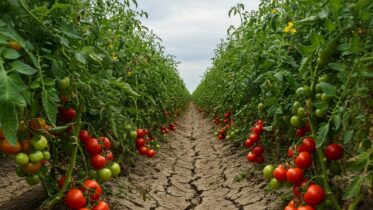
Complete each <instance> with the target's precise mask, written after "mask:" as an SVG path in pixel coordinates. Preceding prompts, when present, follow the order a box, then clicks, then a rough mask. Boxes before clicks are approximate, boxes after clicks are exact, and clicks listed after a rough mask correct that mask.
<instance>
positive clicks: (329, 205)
mask: <svg viewBox="0 0 373 210" xmlns="http://www.w3.org/2000/svg"><path fill="white" fill-rule="evenodd" d="M324 204H325V206H326V207H332V206H333V202H332V201H331V200H330V199H326V200H325V203H324Z"/></svg>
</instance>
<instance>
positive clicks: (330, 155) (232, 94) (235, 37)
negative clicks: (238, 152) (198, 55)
mask: <svg viewBox="0 0 373 210" xmlns="http://www.w3.org/2000/svg"><path fill="white" fill-rule="evenodd" d="M372 7H373V4H372V2H371V1H366V0H357V1H345V0H325V1H295V0H286V1H264V0H263V1H261V3H260V8H259V10H258V11H256V12H253V11H252V12H247V11H245V10H244V7H243V5H241V4H239V5H237V6H236V7H234V8H232V9H231V10H230V12H229V13H230V15H232V14H239V16H240V18H241V21H242V23H241V25H240V26H239V27H237V28H230V29H229V30H228V32H229V34H228V38H227V39H226V40H225V41H223V42H222V43H221V44H219V45H218V48H217V50H216V51H215V52H216V55H215V58H214V59H213V66H212V67H211V69H210V70H208V71H207V72H206V73H205V75H204V78H203V80H202V82H201V84H200V85H199V86H198V88H197V89H196V91H195V92H194V93H193V98H194V100H195V101H196V103H197V104H198V106H199V107H200V109H201V111H204V112H205V113H206V114H209V115H211V116H212V117H213V118H214V123H215V124H216V125H219V129H218V130H217V132H216V135H217V137H218V138H219V139H227V140H230V141H233V142H234V143H235V144H236V145H241V146H243V147H247V148H249V152H248V154H247V157H246V158H247V160H248V161H249V162H250V163H254V164H256V165H257V164H259V166H257V167H256V168H261V166H260V164H263V163H265V164H266V166H265V167H264V166H262V167H263V174H264V177H265V178H266V179H268V183H269V187H268V189H270V190H273V191H277V192H279V193H281V194H282V195H283V198H284V199H285V200H287V201H288V200H290V202H289V204H288V205H286V206H285V208H284V209H286V210H290V209H298V210H304V209H319V210H321V209H337V210H338V209H350V210H353V209H359V208H361V207H362V206H364V204H361V203H362V201H363V200H364V199H365V198H369V197H371V192H372V189H373V188H372V187H373V173H372V167H373V144H372V139H371V138H369V134H370V133H369V132H370V129H371V125H372V124H371V121H372V119H371V116H370V115H369V113H371V112H372V100H371V95H372V89H371V87H372V80H371V78H372V77H373V75H372V64H373V54H372V49H373V43H372V41H373V40H372V37H371V36H369V34H370V33H371V29H372V26H373V21H372V16H371V15H372V13H371V10H372ZM253 122H255V124H254V126H253ZM288 187H292V191H291V192H289V191H286V190H285V191H278V189H280V188H288ZM369 202H371V201H369V199H368V201H365V203H368V205H369ZM359 204H360V206H359ZM365 205H366V204H365Z"/></svg>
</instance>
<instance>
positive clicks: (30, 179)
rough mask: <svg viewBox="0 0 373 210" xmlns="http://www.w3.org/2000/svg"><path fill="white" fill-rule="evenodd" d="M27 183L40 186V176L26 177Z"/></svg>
mask: <svg viewBox="0 0 373 210" xmlns="http://www.w3.org/2000/svg"><path fill="white" fill-rule="evenodd" d="M26 182H27V184H29V185H36V184H39V182H40V179H39V176H38V175H36V174H34V175H29V176H27V177H26Z"/></svg>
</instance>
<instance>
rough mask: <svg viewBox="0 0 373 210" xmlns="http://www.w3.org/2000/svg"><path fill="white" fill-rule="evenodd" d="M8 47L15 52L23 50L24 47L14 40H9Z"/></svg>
mask: <svg viewBox="0 0 373 210" xmlns="http://www.w3.org/2000/svg"><path fill="white" fill-rule="evenodd" d="M8 46H9V47H10V48H12V49H13V50H15V51H20V50H22V46H21V45H20V44H19V43H18V42H17V41H14V40H9V41H8Z"/></svg>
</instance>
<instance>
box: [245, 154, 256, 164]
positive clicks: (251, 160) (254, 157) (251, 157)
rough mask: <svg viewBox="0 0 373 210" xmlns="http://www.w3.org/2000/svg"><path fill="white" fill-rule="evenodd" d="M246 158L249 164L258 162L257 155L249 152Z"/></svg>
mask: <svg viewBox="0 0 373 210" xmlns="http://www.w3.org/2000/svg"><path fill="white" fill-rule="evenodd" d="M246 158H247V160H248V161H249V162H254V161H255V160H256V158H257V156H256V154H255V153H252V152H249V154H247V156H246Z"/></svg>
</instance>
